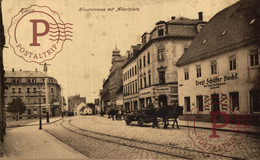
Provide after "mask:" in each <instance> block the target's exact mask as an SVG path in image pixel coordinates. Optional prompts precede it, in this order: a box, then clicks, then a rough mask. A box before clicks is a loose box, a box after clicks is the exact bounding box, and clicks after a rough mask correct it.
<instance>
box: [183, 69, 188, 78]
mask: <svg viewBox="0 0 260 160" xmlns="http://www.w3.org/2000/svg"><path fill="white" fill-rule="evenodd" d="M184 79H185V80H189V71H188V70H186V71H184Z"/></svg>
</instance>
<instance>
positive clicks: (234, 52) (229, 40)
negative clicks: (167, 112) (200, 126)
mask: <svg viewBox="0 0 260 160" xmlns="http://www.w3.org/2000/svg"><path fill="white" fill-rule="evenodd" d="M245 6H246V7H245ZM259 10H260V5H259V2H258V1H257V0H241V1H239V2H237V3H236V4H234V5H232V6H230V7H228V8H226V9H224V10H222V11H221V12H219V13H218V14H216V15H215V16H214V17H213V18H212V19H211V20H210V21H209V22H208V24H206V25H205V26H204V27H203V29H202V30H201V31H200V33H199V34H198V36H197V37H196V38H195V39H194V40H193V42H192V43H191V45H190V47H189V48H188V50H187V52H185V53H184V55H183V56H182V57H181V58H180V59H179V61H178V62H177V66H179V68H178V81H179V86H178V87H179V89H178V90H179V104H180V105H181V106H184V113H185V114H186V115H187V116H188V115H191V114H194V113H198V118H197V120H202V121H211V114H210V112H211V111H221V112H225V113H227V114H228V115H232V114H238V115H240V114H242V115H256V117H257V116H258V121H259V115H260V97H259V95H260V65H259V56H260V55H259V50H260V43H259V42H260V41H259V40H260V31H259V28H260V18H259V16H260V15H259V12H258V11H259ZM193 111H194V112H193ZM187 116H186V118H187ZM184 118H185V117H184ZM256 119H257V118H256Z"/></svg>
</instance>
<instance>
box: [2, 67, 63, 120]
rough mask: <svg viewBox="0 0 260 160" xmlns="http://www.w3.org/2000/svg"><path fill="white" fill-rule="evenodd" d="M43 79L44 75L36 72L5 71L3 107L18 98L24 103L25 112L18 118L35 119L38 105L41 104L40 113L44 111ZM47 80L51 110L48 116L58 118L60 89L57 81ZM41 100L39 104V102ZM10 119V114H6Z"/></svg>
mask: <svg viewBox="0 0 260 160" xmlns="http://www.w3.org/2000/svg"><path fill="white" fill-rule="evenodd" d="M45 77H46V74H44V73H42V72H40V71H37V69H36V70H35V71H22V70H20V71H15V70H14V69H12V71H6V72H5V85H6V88H5V105H6V107H8V104H9V103H10V102H12V101H13V100H14V99H17V98H20V99H22V101H23V102H24V103H25V106H26V112H25V113H24V114H23V115H20V117H28V118H32V117H37V115H38V113H39V105H40V103H41V108H42V112H43V113H45V111H46V99H45V94H46V92H45ZM47 77H48V78H47V79H48V82H47V84H48V92H49V93H48V94H47V95H49V100H50V101H49V106H50V108H51V110H50V115H52V116H59V115H60V114H61V101H62V97H61V87H60V85H59V84H58V82H57V80H56V79H55V78H53V77H50V76H47ZM39 100H41V102H40V101H39ZM10 116H11V117H12V114H11V113H7V117H10Z"/></svg>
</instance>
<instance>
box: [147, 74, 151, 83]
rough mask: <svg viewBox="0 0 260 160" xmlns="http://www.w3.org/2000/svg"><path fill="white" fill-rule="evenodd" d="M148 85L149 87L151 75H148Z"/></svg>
mask: <svg viewBox="0 0 260 160" xmlns="http://www.w3.org/2000/svg"><path fill="white" fill-rule="evenodd" d="M148 84H149V86H151V73H149V74H148Z"/></svg>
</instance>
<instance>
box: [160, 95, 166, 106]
mask: <svg viewBox="0 0 260 160" xmlns="http://www.w3.org/2000/svg"><path fill="white" fill-rule="evenodd" d="M158 102H159V108H162V107H166V106H167V105H168V103H167V96H166V95H160V96H159V97H158Z"/></svg>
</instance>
